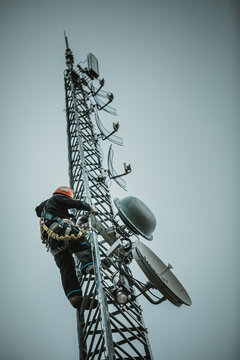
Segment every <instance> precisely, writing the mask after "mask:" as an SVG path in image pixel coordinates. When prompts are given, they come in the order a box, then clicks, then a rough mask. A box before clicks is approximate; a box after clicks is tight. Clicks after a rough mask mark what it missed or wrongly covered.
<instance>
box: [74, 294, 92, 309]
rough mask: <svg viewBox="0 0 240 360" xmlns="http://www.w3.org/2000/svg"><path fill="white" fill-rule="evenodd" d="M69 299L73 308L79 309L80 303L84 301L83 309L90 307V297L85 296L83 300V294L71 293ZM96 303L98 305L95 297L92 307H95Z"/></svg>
mask: <svg viewBox="0 0 240 360" xmlns="http://www.w3.org/2000/svg"><path fill="white" fill-rule="evenodd" d="M69 301H70V303H71V305H72V306H73V307H74V308H75V309H79V308H80V307H81V305H82V303H83V302H84V310H89V309H90V307H91V303H92V298H86V299H85V300H84V297H83V296H80V295H73V296H71V297H70V298H69ZM97 305H98V301H97V300H96V299H94V300H93V303H92V308H93V309H95V307H96V306H97Z"/></svg>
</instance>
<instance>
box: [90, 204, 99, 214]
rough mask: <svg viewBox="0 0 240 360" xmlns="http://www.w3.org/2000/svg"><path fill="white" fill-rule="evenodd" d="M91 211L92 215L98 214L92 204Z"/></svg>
mask: <svg viewBox="0 0 240 360" xmlns="http://www.w3.org/2000/svg"><path fill="white" fill-rule="evenodd" d="M91 213H92V214H93V215H97V214H98V209H96V208H95V207H94V206H93V205H91Z"/></svg>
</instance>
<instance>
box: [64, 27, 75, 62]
mask: <svg viewBox="0 0 240 360" xmlns="http://www.w3.org/2000/svg"><path fill="white" fill-rule="evenodd" d="M64 37H65V43H66V51H65V58H66V65H67V67H68V68H69V69H72V68H73V64H74V58H73V54H72V51H71V49H70V48H69V45H68V38H67V35H66V32H65V31H64Z"/></svg>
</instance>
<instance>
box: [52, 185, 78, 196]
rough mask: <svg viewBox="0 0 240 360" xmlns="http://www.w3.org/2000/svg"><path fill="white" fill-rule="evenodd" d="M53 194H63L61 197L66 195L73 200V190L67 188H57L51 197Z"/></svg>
mask: <svg viewBox="0 0 240 360" xmlns="http://www.w3.org/2000/svg"><path fill="white" fill-rule="evenodd" d="M54 194H63V195H67V196H69V197H70V198H72V199H74V196H73V190H72V189H71V188H70V187H68V186H60V187H59V188H57V190H55V191H54V193H53V195H54Z"/></svg>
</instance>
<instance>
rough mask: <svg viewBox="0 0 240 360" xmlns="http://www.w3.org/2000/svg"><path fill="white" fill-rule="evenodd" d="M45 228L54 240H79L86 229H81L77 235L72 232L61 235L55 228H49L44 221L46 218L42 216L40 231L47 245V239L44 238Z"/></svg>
mask: <svg viewBox="0 0 240 360" xmlns="http://www.w3.org/2000/svg"><path fill="white" fill-rule="evenodd" d="M43 230H45V231H46V233H47V234H48V236H51V238H53V239H54V240H59V241H61V240H68V241H69V240H77V239H80V237H81V236H82V235H83V233H84V231H83V230H80V231H79V233H78V234H77V235H74V234H71V235H61V236H59V235H58V234H56V233H55V232H54V231H53V230H51V229H49V228H48V227H47V225H46V224H45V223H44V219H43V218H41V219H40V232H41V240H42V243H43V244H45V245H46V246H47V240H46V238H44V236H43Z"/></svg>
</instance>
